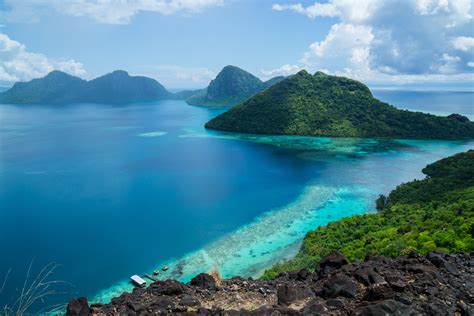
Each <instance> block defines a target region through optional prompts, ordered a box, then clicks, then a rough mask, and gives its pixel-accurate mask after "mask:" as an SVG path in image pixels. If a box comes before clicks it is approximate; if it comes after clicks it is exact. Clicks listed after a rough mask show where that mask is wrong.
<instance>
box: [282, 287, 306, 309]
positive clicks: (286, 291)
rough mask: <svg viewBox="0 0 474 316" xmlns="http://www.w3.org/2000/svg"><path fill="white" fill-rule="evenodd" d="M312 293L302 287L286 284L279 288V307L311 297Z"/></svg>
mask: <svg viewBox="0 0 474 316" xmlns="http://www.w3.org/2000/svg"><path fill="white" fill-rule="evenodd" d="M310 295H311V293H308V291H307V290H306V289H305V288H303V287H300V286H297V285H288V284H284V285H282V286H280V287H278V290H277V298H278V304H279V305H290V304H291V303H294V302H297V301H299V300H302V299H305V298H307V297H309V296H310Z"/></svg>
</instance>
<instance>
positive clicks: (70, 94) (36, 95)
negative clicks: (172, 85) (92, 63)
mask: <svg viewBox="0 0 474 316" xmlns="http://www.w3.org/2000/svg"><path fill="white" fill-rule="evenodd" d="M172 96H173V95H172V94H171V93H170V92H168V91H167V90H166V89H165V88H164V87H163V86H162V85H161V84H160V83H159V82H157V81H156V80H154V79H151V78H147V77H135V76H130V75H129V74H128V73H127V72H125V71H123V70H117V71H114V72H112V73H110V74H106V75H104V76H101V77H99V78H96V79H94V80H90V81H86V80H82V79H80V78H78V77H74V76H71V75H68V74H66V73H64V72H61V71H52V72H50V73H49V74H48V75H47V76H45V77H43V78H40V79H33V80H31V81H29V82H17V83H15V85H14V86H13V87H12V88H11V89H10V90H8V91H6V92H4V93H1V94H0V103H10V104H70V103H113V104H117V103H131V102H149V101H156V100H162V99H170V98H172Z"/></svg>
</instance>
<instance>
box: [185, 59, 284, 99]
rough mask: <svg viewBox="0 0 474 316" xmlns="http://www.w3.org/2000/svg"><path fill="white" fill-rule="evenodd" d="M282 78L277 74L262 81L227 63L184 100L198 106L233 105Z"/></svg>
mask: <svg viewBox="0 0 474 316" xmlns="http://www.w3.org/2000/svg"><path fill="white" fill-rule="evenodd" d="M284 78H285V77H282V76H278V77H275V78H272V79H270V80H268V81H264V82H263V81H261V80H260V79H259V78H257V77H256V76H254V75H252V74H251V73H249V72H247V71H245V70H243V69H240V68H239V67H236V66H231V65H229V66H225V67H224V68H223V69H222V70H221V71H220V72H219V74H218V75H217V77H216V78H215V79H214V80H212V81H211V83H210V84H209V86H208V87H207V88H205V89H202V90H200V91H197V92H196V93H195V94H194V95H191V96H190V97H188V98H187V99H186V102H187V103H188V104H190V105H198V106H234V105H236V104H238V103H240V102H242V101H245V100H246V99H248V98H250V97H252V96H253V95H255V94H257V93H258V92H260V91H263V90H265V89H267V88H269V87H271V86H272V85H274V84H276V83H278V82H280V81H282V80H283V79H284Z"/></svg>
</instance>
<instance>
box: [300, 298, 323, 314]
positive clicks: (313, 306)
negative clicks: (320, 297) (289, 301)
mask: <svg viewBox="0 0 474 316" xmlns="http://www.w3.org/2000/svg"><path fill="white" fill-rule="evenodd" d="M328 310H329V309H328V308H327V307H326V305H325V304H324V302H321V301H317V300H313V301H311V302H309V303H308V304H306V306H305V307H304V308H303V309H302V310H301V314H302V315H325V314H327V312H328Z"/></svg>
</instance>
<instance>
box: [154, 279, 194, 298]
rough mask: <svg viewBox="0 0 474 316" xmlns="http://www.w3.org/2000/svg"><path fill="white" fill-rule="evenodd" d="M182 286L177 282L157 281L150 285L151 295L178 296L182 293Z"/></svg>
mask: <svg viewBox="0 0 474 316" xmlns="http://www.w3.org/2000/svg"><path fill="white" fill-rule="evenodd" d="M184 289H185V287H184V285H183V284H181V283H180V282H178V281H174V280H166V281H157V282H154V283H152V284H151V285H150V290H151V292H152V293H155V294H161V295H180V294H183V293H184Z"/></svg>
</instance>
